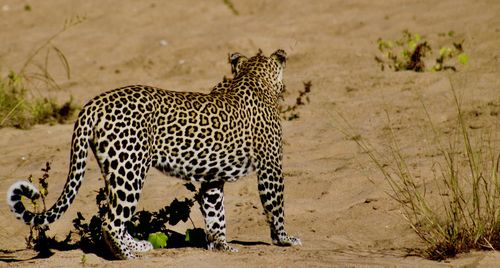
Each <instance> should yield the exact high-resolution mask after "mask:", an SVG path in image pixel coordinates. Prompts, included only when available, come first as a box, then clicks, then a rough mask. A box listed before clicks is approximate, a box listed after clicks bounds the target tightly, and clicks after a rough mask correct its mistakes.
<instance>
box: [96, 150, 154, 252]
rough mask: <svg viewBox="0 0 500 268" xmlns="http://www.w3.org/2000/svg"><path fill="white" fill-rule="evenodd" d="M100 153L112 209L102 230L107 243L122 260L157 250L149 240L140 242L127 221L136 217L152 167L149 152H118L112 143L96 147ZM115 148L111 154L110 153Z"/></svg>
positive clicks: (99, 160)
mask: <svg viewBox="0 0 500 268" xmlns="http://www.w3.org/2000/svg"><path fill="white" fill-rule="evenodd" d="M96 148H99V150H98V151H97V152H96V156H97V159H98V162H99V165H100V167H101V169H102V173H103V174H104V175H105V181H106V194H107V198H108V204H107V207H108V211H107V213H106V215H105V217H104V221H103V226H102V231H103V236H104V238H105V241H106V243H107V244H108V246H109V247H110V249H111V250H112V252H113V254H114V255H115V256H116V257H117V258H119V259H132V258H135V257H136V255H135V253H140V252H146V251H149V250H151V249H153V246H152V244H151V243H150V242H148V241H136V240H134V238H133V237H132V236H131V235H130V234H129V233H128V231H127V229H126V227H125V224H126V223H127V222H128V221H130V219H131V218H132V216H133V214H134V212H135V209H136V206H137V203H138V201H139V196H140V193H141V190H142V186H143V183H144V179H145V177H146V173H147V171H148V168H149V166H150V160H149V157H148V153H147V151H146V150H145V151H143V153H142V157H141V158H139V157H137V155H134V154H137V152H132V153H130V152H125V151H122V152H117V153H113V150H116V148H115V147H112V145H110V144H109V143H106V142H105V143H101V144H100V145H98V146H96ZM110 151H111V153H110Z"/></svg>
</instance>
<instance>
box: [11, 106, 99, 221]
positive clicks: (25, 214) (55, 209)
mask: <svg viewBox="0 0 500 268" xmlns="http://www.w3.org/2000/svg"><path fill="white" fill-rule="evenodd" d="M86 110H88V109H86V108H85V107H84V108H83V109H82V110H81V112H80V114H79V116H78V120H77V121H76V122H75V126H74V130H73V138H72V141H71V156H70V166H69V174H68V178H67V180H66V184H65V185H64V190H63V192H62V193H61V195H60V196H59V198H58V199H57V202H56V203H55V204H54V205H53V206H52V207H51V208H50V209H48V210H47V211H45V212H41V213H35V212H31V211H29V210H27V209H26V207H25V206H24V204H23V200H22V197H23V196H24V197H27V198H29V199H36V198H38V197H40V192H39V191H38V189H37V187H35V186H34V185H33V184H31V183H29V182H27V181H17V182H16V183H14V184H13V185H12V186H10V188H9V190H8V191H7V203H8V204H9V207H10V210H11V211H12V212H13V213H14V214H15V216H16V218H18V219H20V220H22V221H24V223H26V224H28V225H31V226H44V225H48V224H50V223H52V222H54V221H56V220H57V219H59V218H60V217H61V216H62V215H63V214H64V212H65V211H66V210H67V209H68V208H69V206H70V205H71V203H72V202H73V200H74V199H75V196H76V194H77V193H78V189H79V188H80V185H81V183H82V180H83V176H84V173H85V166H86V164H87V156H88V147H89V144H90V138H91V135H92V134H91V133H92V127H91V126H90V125H89V124H88V123H89V121H91V120H87V119H86V115H85V113H86Z"/></svg>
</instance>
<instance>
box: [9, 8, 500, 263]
mask: <svg viewBox="0 0 500 268" xmlns="http://www.w3.org/2000/svg"><path fill="white" fill-rule="evenodd" d="M233 2H234V7H235V8H236V10H237V11H238V12H239V15H235V14H233V13H232V12H231V10H230V9H229V8H228V6H226V5H225V4H224V2H223V1H192V0H189V1H149V0H148V1H129V0H128V1H83V0H80V1H64V0H45V1H34V0H32V1H24V0H1V1H0V8H1V10H0V29H1V30H0V40H1V41H0V42H1V43H0V71H1V73H2V76H4V75H5V74H6V73H7V72H8V71H9V70H10V69H13V70H19V68H21V65H22V64H23V62H24V61H25V60H26V59H27V57H28V55H29V54H30V53H32V52H33V50H34V48H36V47H37V46H38V45H40V44H41V43H42V42H43V41H44V40H46V39H47V38H48V37H49V36H50V35H52V34H54V33H55V32H57V31H58V30H59V29H60V28H61V27H62V26H63V24H64V21H65V20H66V19H68V18H71V17H73V16H75V15H79V16H85V17H86V20H85V21H84V22H83V23H81V24H80V25H77V26H75V27H73V28H70V29H69V30H67V31H66V32H64V33H63V34H62V35H60V36H59V37H57V38H56V39H55V40H53V44H54V45H56V46H57V47H58V48H60V49H61V50H62V51H64V54H65V55H66V57H67V59H68V61H69V63H70V65H71V78H70V79H69V80H68V79H66V78H65V76H64V71H63V69H62V68H61V67H60V65H58V64H57V63H56V61H55V59H54V61H53V64H52V65H51V69H50V71H51V72H52V73H53V74H54V76H55V78H56V79H57V81H58V82H59V83H60V86H61V89H60V90H40V92H39V93H40V94H44V95H45V94H46V95H49V96H52V97H55V98H58V99H59V100H61V101H62V100H65V99H67V98H68V97H69V96H73V97H74V100H75V102H76V103H77V104H79V105H83V104H84V103H85V102H86V101H87V100H88V99H90V98H91V97H93V96H94V95H96V94H98V93H101V92H103V91H106V90H109V89H112V88H116V87H119V86H124V85H128V84H148V85H153V86H158V87H162V88H165V89H171V90H180V91H202V92H207V91H208V90H209V88H210V87H211V86H213V85H215V84H216V83H217V82H218V81H220V80H221V79H222V77H223V76H224V75H229V74H230V69H229V65H228V64H227V55H228V53H230V52H235V51H238V52H241V53H243V54H245V55H250V56H251V55H253V54H255V53H256V52H257V51H258V49H259V48H261V49H262V50H263V51H264V53H265V54H269V53H271V52H273V51H274V50H276V49H278V48H283V49H285V50H286V51H287V52H288V55H289V60H288V62H287V69H286V71H285V79H286V84H287V88H288V95H286V96H285V102H286V103H288V104H291V103H293V102H294V96H296V95H297V92H298V90H301V89H302V88H303V86H302V82H303V81H308V80H310V81H312V84H313V87H312V93H311V95H310V104H308V105H306V106H304V107H302V108H301V110H300V118H299V119H298V120H294V121H286V122H283V126H284V140H285V147H284V155H285V157H284V169H285V174H286V189H285V203H286V222H287V226H288V227H287V228H288V231H289V233H290V234H293V235H297V236H299V237H301V238H302V241H303V246H301V247H293V248H281V247H275V246H271V245H266V244H262V243H255V244H256V245H241V244H234V246H236V247H237V248H239V250H240V252H239V253H236V254H226V253H219V252H210V251H207V250H203V249H194V248H187V249H163V250H154V251H153V252H152V253H149V254H147V255H146V256H145V257H143V258H142V259H139V260H132V261H113V262H110V261H107V260H104V259H101V258H99V257H97V256H95V255H93V254H87V261H86V266H92V267H101V266H102V267H104V266H106V267H118V266H119V267H137V266H158V265H162V266H167V267H170V266H172V267H182V266H195V265H196V266H200V267H215V266H217V267H221V266H228V267H254V266H256V267H270V266H276V267H289V266H295V267H316V266H320V267H321V266H349V267H358V266H360V267H365V266H380V267H386V266H389V267H401V266H403V267H434V266H462V265H466V266H468V267H469V266H470V267H474V266H476V265H479V266H484V267H488V266H494V265H498V262H499V261H500V254H498V253H496V252H474V253H467V254H463V255H461V256H459V257H458V258H455V259H451V260H448V261H444V262H434V261H429V260H426V259H424V258H422V257H418V256H414V254H412V252H415V249H422V248H423V246H424V245H423V244H422V243H421V242H420V241H419V240H418V238H417V236H416V235H415V234H414V233H413V232H412V230H411V229H410V228H409V226H408V224H407V223H406V222H405V220H404V219H403V217H402V215H401V213H400V209H399V206H398V204H397V203H396V202H394V201H393V200H392V199H390V198H389V197H388V196H387V194H386V191H387V190H388V186H387V184H386V182H385V181H384V179H383V177H382V176H381V175H380V174H379V173H377V171H376V169H375V168H374V167H373V166H371V165H370V163H369V161H368V160H367V159H366V157H365V156H364V155H363V154H362V153H361V151H360V150H359V149H358V148H357V146H356V145H355V144H354V142H352V141H351V140H348V139H346V138H345V137H344V135H342V134H341V132H340V131H339V130H338V129H337V128H336V126H337V123H338V121H337V119H336V117H335V114H336V112H340V113H342V114H343V115H344V116H345V117H346V118H347V120H349V121H350V123H351V124H352V125H353V127H354V128H355V129H357V131H359V134H360V135H362V137H364V138H366V139H368V140H370V141H371V142H372V143H373V144H376V145H377V146H378V147H379V148H380V149H381V150H384V148H385V147H384V144H387V142H388V132H387V128H386V119H385V113H384V110H387V112H388V113H389V114H390V116H391V119H392V122H393V125H394V126H396V131H397V135H398V137H399V138H400V141H401V143H402V148H403V150H404V151H405V152H407V155H408V157H409V161H410V162H412V163H414V168H415V170H416V171H417V172H420V174H421V176H428V175H430V173H429V172H428V171H427V170H428V169H429V167H430V165H431V164H432V161H430V156H429V154H426V153H425V146H423V145H422V143H421V142H422V141H424V140H425V139H426V137H429V136H428V132H426V131H425V129H424V128H423V125H424V122H425V115H424V113H423V111H422V108H421V104H420V102H419V100H418V95H421V96H422V98H423V100H424V102H425V103H426V104H427V106H428V108H429V110H430V113H431V117H432V119H433V120H434V122H436V123H437V124H438V126H439V128H440V129H443V130H446V129H448V130H449V129H450V128H451V127H452V126H453V125H454V120H455V119H456V115H455V110H454V109H455V108H454V107H453V101H452V98H451V91H450V81H451V82H452V83H453V84H454V85H455V88H456V90H457V91H458V92H459V95H460V97H461V99H462V100H463V108H464V110H465V112H466V115H467V119H468V120H469V122H471V124H474V126H473V128H472V130H471V131H476V132H477V131H480V130H481V129H483V128H485V127H487V126H488V125H489V124H490V125H491V124H492V122H493V124H495V122H496V124H497V125H496V127H497V129H498V122H499V118H498V113H499V110H500V88H499V86H500V82H499V79H498V78H499V74H500V68H499V67H498V66H499V63H500V58H499V57H500V49H499V48H500V3H499V2H498V1H496V0H490V1H488V0H483V1H467V0H444V1H417V0H414V1H396V0H386V1H369V0H359V1H307V2H306V1H298V0H296V1H295V0H294V1H263V0H256V1H242V0H238V1H233ZM26 4H29V5H30V6H31V9H32V10H31V11H25V10H24V6H25V5H26ZM404 29H409V30H411V31H413V32H418V33H420V34H423V35H425V37H426V38H427V39H428V40H430V41H431V42H438V41H439V37H438V34H439V33H447V32H449V31H451V30H452V31H454V32H456V34H457V35H458V36H460V37H462V38H463V39H465V43H464V47H465V51H466V52H467V53H468V54H469V56H470V62H469V64H468V65H467V66H466V67H465V68H460V71H459V72H457V73H449V72H447V73H430V72H428V73H418V74H417V73H413V72H398V73H395V72H391V71H385V72H382V71H381V70H380V68H379V66H378V65H377V64H376V63H375V61H374V56H375V55H377V53H378V51H377V44H376V40H377V38H379V37H382V38H387V39H395V38H398V37H399V36H400V35H401V32H402V30H404ZM445 132H446V131H445ZM496 133H497V135H498V132H496ZM71 134H72V124H70V123H68V124H63V125H53V126H50V125H38V126H35V127H33V128H32V129H30V130H18V129H12V128H2V129H0V196H5V192H6V190H7V188H8V187H9V185H11V184H12V183H13V182H14V181H15V180H18V179H22V178H26V177H27V176H28V175H29V174H34V175H39V174H40V171H39V170H40V168H42V167H43V166H44V163H45V162H46V161H51V162H52V172H51V178H50V181H49V183H50V188H49V191H50V195H49V200H48V202H49V203H50V204H51V203H52V202H53V201H54V200H55V199H56V198H57V196H58V194H59V193H60V191H61V189H62V187H63V185H64V182H65V180H66V177H65V176H66V174H67V168H68V159H69V158H68V154H69V145H70V138H71ZM368 175H370V176H368ZM100 177H101V175H100V172H99V170H98V167H97V165H96V162H95V159H94V158H91V159H90V161H89V165H88V169H87V173H86V176H85V182H84V183H83V186H82V188H81V189H80V192H79V194H78V196H77V198H76V200H75V202H74V204H73V205H72V207H71V208H70V209H69V210H68V212H67V213H66V214H65V215H64V216H63V217H62V218H61V219H60V220H59V221H57V222H56V223H54V224H52V225H51V231H50V233H51V234H52V235H56V236H57V237H58V238H61V239H62V238H63V237H64V235H65V234H67V232H68V231H69V230H70V229H71V228H72V225H71V220H72V219H73V218H75V215H76V213H77V211H81V212H82V213H83V214H84V216H85V217H87V218H90V217H91V216H92V215H94V213H95V212H96V205H95V195H96V193H95V191H96V190H97V189H98V188H100V187H101V186H102V185H103V182H102V179H100ZM369 177H370V179H369ZM182 183H183V182H182V181H180V180H177V179H173V178H168V177H165V176H164V175H162V174H160V173H159V172H156V171H151V172H150V174H149V176H148V178H147V182H146V184H145V188H144V190H143V194H142V195H141V197H142V198H141V200H140V208H145V209H147V210H156V209H158V208H160V207H163V206H164V205H167V204H169V203H170V202H171V200H173V198H175V197H177V198H181V197H183V196H187V195H189V193H188V192H187V191H186V190H185V189H184V187H183V186H182ZM225 192H226V209H227V219H228V223H227V225H228V231H227V236H228V239H229V240H230V241H232V240H235V241H245V242H264V243H270V238H269V230H268V227H267V226H266V223H265V218H264V216H263V214H262V208H261V205H260V201H259V199H258V194H257V186H256V177H255V175H251V176H248V177H245V178H243V179H241V180H240V181H238V182H236V183H232V184H228V185H227V187H226V191H225ZM193 219H194V221H195V224H196V225H197V226H198V227H201V226H203V224H202V218H201V216H200V213H199V212H198V211H197V210H196V211H195V212H194V213H193ZM188 227H190V225H189V224H184V225H182V224H180V225H178V226H175V227H174V229H175V230H178V231H179V232H183V230H185V229H186V228H188ZM27 233H28V227H26V226H24V225H23V224H21V223H20V222H18V221H16V220H15V218H14V217H13V216H12V215H11V213H10V212H9V210H8V207H7V205H6V203H5V202H4V201H2V202H0V248H1V249H11V250H14V249H23V247H24V237H25V236H26V235H27ZM82 255H83V252H81V251H79V250H73V251H64V252H56V253H55V255H53V256H52V257H50V258H48V259H35V260H25V261H14V262H5V263H2V260H8V259H9V258H12V257H13V258H17V259H29V258H30V256H33V252H31V251H28V250H22V251H17V252H15V253H13V254H3V255H2V256H0V266H5V265H7V266H9V265H12V266H23V267H25V266H39V267H70V266H81V264H80V259H81V257H82Z"/></svg>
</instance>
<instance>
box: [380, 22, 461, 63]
mask: <svg viewBox="0 0 500 268" xmlns="http://www.w3.org/2000/svg"><path fill="white" fill-rule="evenodd" d="M439 36H440V37H449V38H453V37H454V32H452V31H450V32H449V33H448V35H444V34H439ZM451 42H452V44H453V46H449V45H445V46H441V47H440V48H439V49H438V51H439V53H438V55H437V56H436V57H435V60H434V63H432V61H431V62H430V63H431V64H432V67H430V68H426V61H425V57H426V56H428V55H430V54H432V51H433V49H432V47H431V45H430V43H429V41H427V40H425V39H424V38H423V37H422V36H421V35H420V34H418V33H415V34H413V33H411V32H409V31H408V30H404V31H403V36H402V37H401V38H400V39H397V40H394V41H393V40H385V39H382V38H379V39H378V40H377V44H378V50H379V51H380V52H381V54H382V56H375V61H377V63H379V64H380V68H381V70H382V71H383V70H385V68H389V69H393V70H394V71H405V70H407V71H415V72H425V71H445V70H452V71H456V70H457V67H456V66H457V64H460V65H466V64H467V62H468V61H469V56H468V55H467V54H465V52H464V50H463V43H464V40H460V41H454V40H452V41H451ZM427 63H429V62H427Z"/></svg>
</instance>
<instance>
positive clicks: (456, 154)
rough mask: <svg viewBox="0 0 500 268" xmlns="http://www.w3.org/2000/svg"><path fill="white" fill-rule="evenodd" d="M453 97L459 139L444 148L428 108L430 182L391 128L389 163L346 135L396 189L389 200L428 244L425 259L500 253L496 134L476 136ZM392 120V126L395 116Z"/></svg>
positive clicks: (349, 132)
mask: <svg viewBox="0 0 500 268" xmlns="http://www.w3.org/2000/svg"><path fill="white" fill-rule="evenodd" d="M452 91H453V96H454V100H455V105H456V110H457V125H456V129H455V130H454V132H453V133H454V135H453V134H450V135H452V136H449V137H446V140H447V141H448V142H447V145H443V144H442V143H441V142H440V141H441V140H442V138H443V137H442V134H440V133H439V131H438V130H437V129H436V127H435V126H434V124H433V123H432V121H431V119H430V116H429V114H428V113H427V109H426V107H425V105H423V107H424V110H425V113H426V114H427V117H428V122H429V126H430V128H431V129H432V132H433V136H434V137H433V139H431V140H434V141H435V144H434V145H435V147H434V148H433V149H434V150H435V151H437V157H438V159H433V160H432V163H430V164H432V165H431V166H432V170H431V173H432V174H434V176H433V178H431V179H425V178H424V179H421V178H418V177H417V176H416V175H415V171H413V170H412V168H411V165H410V163H409V162H408V161H407V159H406V157H405V156H404V152H403V151H402V149H401V147H400V145H399V143H398V137H397V134H396V132H395V131H394V129H392V128H391V127H390V126H389V130H390V135H391V137H390V141H391V144H390V146H389V151H390V153H389V154H388V155H389V156H388V157H385V156H386V155H384V154H381V153H379V152H377V151H376V150H375V149H374V147H373V146H372V145H371V144H370V143H369V142H368V141H366V140H364V139H363V138H362V137H361V136H359V135H353V134H352V133H353V131H352V128H350V127H349V126H348V127H347V128H345V129H343V130H342V131H343V132H344V133H345V134H346V135H347V136H348V137H350V138H351V139H352V140H354V141H355V142H356V143H357V144H358V146H359V147H360V148H361V149H362V150H363V152H364V153H366V154H367V155H368V156H369V158H370V159H371V161H372V162H373V163H374V164H375V166H376V167H377V168H378V169H379V170H380V172H381V173H382V174H383V176H384V178H385V179H386V181H387V182H388V183H389V185H390V187H391V189H392V191H391V193H390V196H391V197H392V198H393V199H394V200H396V201H397V202H398V203H399V204H400V206H401V210H402V214H403V216H404V217H405V218H406V220H407V221H408V223H409V224H410V226H411V228H412V229H413V230H414V231H415V232H416V234H417V235H418V236H419V237H420V238H421V239H422V240H423V241H424V242H425V243H426V244H427V248H426V249H425V255H426V257H428V258H430V259H433V260H443V259H445V258H448V257H453V256H455V255H456V254H458V253H462V252H468V251H469V250H471V249H487V250H488V249H490V250H498V249H500V182H499V177H498V175H499V167H500V148H498V144H496V143H495V140H494V139H493V138H492V136H491V134H493V135H494V134H495V132H494V130H493V131H492V133H486V134H490V135H482V136H480V137H473V135H471V132H470V129H469V128H468V126H467V125H466V122H465V119H464V113H463V112H462V109H461V106H460V104H459V101H458V98H457V96H456V92H455V90H454V89H452ZM422 103H423V102H422ZM387 118H388V121H389V125H390V116H389V115H387ZM344 122H346V121H344ZM347 125H348V124H347ZM346 129H351V130H346ZM476 133H477V132H476Z"/></svg>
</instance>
